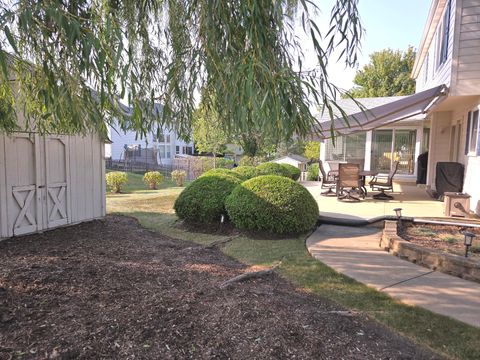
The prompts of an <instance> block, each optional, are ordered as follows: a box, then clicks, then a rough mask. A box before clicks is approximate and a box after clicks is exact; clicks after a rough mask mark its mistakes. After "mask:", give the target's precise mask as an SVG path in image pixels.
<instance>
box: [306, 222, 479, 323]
mask: <svg viewBox="0 0 480 360" xmlns="http://www.w3.org/2000/svg"><path fill="white" fill-rule="evenodd" d="M380 236H381V230H380V229H377V228H373V227H349V226H335V225H322V226H320V227H319V228H318V229H317V230H316V231H315V232H314V233H313V234H312V235H311V236H310V237H309V238H308V239H307V248H308V251H309V252H310V254H312V256H313V257H315V258H316V259H318V260H319V261H321V262H323V263H324V264H326V265H328V266H329V267H331V268H333V269H334V270H336V271H338V272H340V273H342V274H344V275H347V276H348V277H351V278H353V279H355V280H357V281H359V282H361V283H364V284H366V285H368V286H370V287H373V288H375V289H377V290H379V291H383V292H385V293H387V294H389V295H390V296H392V297H394V298H396V299H398V300H400V301H402V302H404V303H406V304H410V305H416V306H421V307H423V308H425V309H428V310H430V311H432V312H435V313H437V314H441V315H445V316H449V317H451V318H454V319H457V320H460V321H463V322H465V323H467V324H470V325H473V326H477V327H480V313H479V312H478V309H480V284H477V283H474V282H471V281H466V280H463V279H460V278H457V277H454V276H450V275H446V274H442V273H439V272H437V271H432V270H430V269H427V268H424V267H421V266H418V265H415V264H413V263H411V262H408V261H405V260H401V259H399V258H397V257H395V256H393V255H391V254H389V253H387V252H385V251H383V250H382V249H380V247H379V246H378V245H379V241H380Z"/></svg>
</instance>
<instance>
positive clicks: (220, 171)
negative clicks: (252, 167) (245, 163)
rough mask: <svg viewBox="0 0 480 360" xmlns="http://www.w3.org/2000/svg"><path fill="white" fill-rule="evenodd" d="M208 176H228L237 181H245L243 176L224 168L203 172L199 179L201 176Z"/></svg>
mask: <svg viewBox="0 0 480 360" xmlns="http://www.w3.org/2000/svg"><path fill="white" fill-rule="evenodd" d="M210 175H228V176H234V177H236V178H237V179H239V180H242V181H243V180H247V178H246V177H245V176H243V175H242V174H240V173H238V172H233V171H232V170H229V169H224V168H218V169H211V170H208V171H205V172H204V173H203V174H202V175H200V177H203V176H210Z"/></svg>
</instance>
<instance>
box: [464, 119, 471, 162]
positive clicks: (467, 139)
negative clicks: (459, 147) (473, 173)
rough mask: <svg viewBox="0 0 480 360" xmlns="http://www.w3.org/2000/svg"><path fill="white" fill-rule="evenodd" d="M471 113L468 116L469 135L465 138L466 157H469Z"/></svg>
mask: <svg viewBox="0 0 480 360" xmlns="http://www.w3.org/2000/svg"><path fill="white" fill-rule="evenodd" d="M470 114H471V113H470V112H469V113H468V116H467V135H466V136H465V155H468V147H469V145H470V144H469V139H470Z"/></svg>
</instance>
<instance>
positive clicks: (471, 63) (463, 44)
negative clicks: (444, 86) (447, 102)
mask: <svg viewBox="0 0 480 360" xmlns="http://www.w3.org/2000/svg"><path fill="white" fill-rule="evenodd" d="M457 1H458V7H457V11H456V13H457V17H458V19H459V21H458V23H459V24H458V26H457V27H456V29H455V30H456V31H457V32H458V33H457V34H456V49H455V54H454V58H455V66H454V67H453V69H452V71H453V80H452V86H451V89H450V93H451V95H456V96H458V95H476V94H478V93H479V88H480V0H457Z"/></svg>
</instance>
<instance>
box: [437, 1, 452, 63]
mask: <svg viewBox="0 0 480 360" xmlns="http://www.w3.org/2000/svg"><path fill="white" fill-rule="evenodd" d="M450 12H451V0H449V1H448V3H447V8H446V9H445V14H443V21H442V25H441V26H440V29H441V31H440V36H441V38H440V48H439V57H438V66H440V65H442V64H443V63H444V62H445V61H447V57H448V38H449V36H450Z"/></svg>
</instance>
